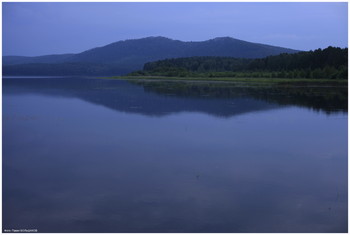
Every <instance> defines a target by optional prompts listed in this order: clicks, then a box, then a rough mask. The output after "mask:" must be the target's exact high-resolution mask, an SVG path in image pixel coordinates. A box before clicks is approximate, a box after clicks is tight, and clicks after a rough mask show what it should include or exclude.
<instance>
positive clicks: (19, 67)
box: [3, 37, 298, 75]
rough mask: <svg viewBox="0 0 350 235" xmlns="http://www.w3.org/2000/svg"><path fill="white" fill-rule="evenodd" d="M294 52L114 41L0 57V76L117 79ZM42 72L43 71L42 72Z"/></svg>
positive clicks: (228, 44)
mask: <svg viewBox="0 0 350 235" xmlns="http://www.w3.org/2000/svg"><path fill="white" fill-rule="evenodd" d="M296 52H298V51H297V50H292V49H288V48H282V47H275V46H270V45H264V44H259V43H252V42H247V41H243V40H238V39H234V38H230V37H220V38H214V39H210V40H206V41H200V42H184V41H179V40H172V39H169V38H165V37H147V38H141V39H132V40H124V41H118V42H115V43H111V44H108V45H106V46H102V47H96V48H93V49H90V50H87V51H84V52H82V53H78V54H66V55H50V56H39V57H23V56H3V74H4V75H73V74H74V75H78V74H84V75H121V74H125V73H128V72H132V71H135V70H138V69H142V67H143V65H144V64H145V63H147V62H151V61H156V60H161V59H166V58H179V57H191V56H228V57H239V58H263V57H266V56H269V55H278V54H280V53H296ZM42 68H44V69H42Z"/></svg>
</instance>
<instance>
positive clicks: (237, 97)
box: [3, 78, 347, 117]
mask: <svg viewBox="0 0 350 235" xmlns="http://www.w3.org/2000/svg"><path fill="white" fill-rule="evenodd" d="M3 86H4V91H3V92H4V93H5V94H9V93H18V94H19V93H37V94H43V95H51V96H52V95H54V96H67V97H75V98H79V99H82V100H84V101H88V102H91V103H94V104H99V105H103V106H105V107H108V108H111V109H115V110H118V111H123V112H131V113H139V114H144V115H155V116H162V115H167V114H171V113H176V112H184V111H193V112H203V113H208V114H211V115H215V116H222V117H230V116H233V115H236V114H241V113H246V112H253V111H259V110H266V109H275V108H279V107H281V106H286V105H297V106H302V107H308V108H311V109H313V110H317V111H323V112H326V113H328V114H330V113H336V112H347V88H346V87H339V86H333V87H328V86H322V85H321V86H320V85H317V84H316V85H315V84H314V85H308V86H306V87H305V86H300V84H298V85H297V86H290V85H287V86H286V85H279V86H262V85H250V86H247V85H242V84H237V83H236V84H233V83H208V82H159V81H148V82H142V81H138V82H132V83H130V82H127V81H119V80H107V79H84V78H82V79H79V78H50V79H44V78H42V79H34V78H31V79H28V78H27V79H25V78H22V79H19V78H17V79H3Z"/></svg>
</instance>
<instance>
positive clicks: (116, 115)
mask: <svg viewBox="0 0 350 235" xmlns="http://www.w3.org/2000/svg"><path fill="white" fill-rule="evenodd" d="M209 85H210V86H213V85H212V84H209ZM184 86H185V85H184ZM187 86H192V84H186V86H185V88H177V89H173V90H172V91H171V90H170V91H169V88H170V86H167V85H166V86H165V87H164V84H161V83H153V84H149V83H147V84H130V83H128V82H126V81H110V80H98V79H74V80H67V79H64V80H58V79H30V80H16V79H14V80H8V79H5V80H3V117H4V118H3V229H11V228H17V229H20V228H27V229H38V231H39V232H347V227H348V225H347V223H348V222H347V221H348V219H347V205H348V201H347V198H348V191H347V114H346V112H347V108H346V106H344V107H342V108H341V107H340V106H339V105H338V104H334V106H333V107H336V108H334V110H333V109H331V110H333V111H334V112H333V111H330V112H332V115H325V113H324V112H320V113H317V112H313V111H310V110H308V109H305V108H304V107H306V106H303V105H301V106H299V104H296V103H293V101H292V100H291V99H289V98H285V99H286V103H283V102H281V103H278V102H277V101H276V99H273V98H271V100H268V99H267V98H265V99H263V98H259V97H254V94H249V92H247V91H246V90H245V89H243V90H240V89H238V88H236V87H231V88H230V87H229V88H225V87H222V86H221V88H213V89H212V88H204V87H200V88H192V87H191V90H194V91H193V92H188V91H189V88H188V87H187ZM225 86H226V84H225ZM173 87H176V86H173ZM201 89H208V90H206V92H205V94H206V95H207V96H203V92H202V91H201ZM220 89H221V90H220ZM247 89H248V88H247ZM254 89H255V88H254ZM195 90H198V92H197V93H196V92H195ZM225 90H226V91H225ZM248 90H249V89H248ZM219 91H220V92H219ZM225 92H226V93H227V94H225ZM280 96H282V95H281V94H280ZM261 97H271V95H269V94H267V93H264V95H261ZM272 97H274V95H272ZM330 97H333V96H330ZM329 100H332V99H329ZM232 103H233V104H234V105H232ZM310 103H312V102H309V101H308V102H307V104H310ZM323 104H332V103H331V101H327V103H323ZM332 105H333V104H332ZM337 105H338V106H337ZM330 106H331V105H330ZM106 107H107V108H106ZM136 107H137V108H136ZM281 107H283V108H281ZM307 107H310V108H311V107H314V108H315V107H317V106H316V105H315V106H307ZM339 109H340V110H341V112H336V110H339ZM321 110H324V111H326V110H327V108H324V107H323V109H321ZM256 111H259V112H256ZM139 114H142V115H139ZM207 114H210V115H207ZM236 114H241V115H236ZM222 117H225V118H222Z"/></svg>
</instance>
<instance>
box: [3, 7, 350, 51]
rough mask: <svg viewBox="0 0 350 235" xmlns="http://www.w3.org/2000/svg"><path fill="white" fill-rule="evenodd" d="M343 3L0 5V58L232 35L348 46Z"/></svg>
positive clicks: (296, 44) (294, 44)
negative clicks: (151, 39)
mask: <svg viewBox="0 0 350 235" xmlns="http://www.w3.org/2000/svg"><path fill="white" fill-rule="evenodd" d="M347 4H348V3H347V2H333V3H327V2H311V3H310V2H309V3H307V2H289V3H288V2H269V3H267V2H197V3H196V2H172V3H171V2H152V3H144V2H104V3H102V2H101V3H99V2H58V3H57V2H56V3H55V2H34V3H30V2H3V3H2V42H3V48H2V51H3V55H22V56H38V55H47V54H63V53H79V52H82V51H85V50H88V49H91V48H94V47H98V46H104V45H107V44H109V43H112V42H116V41H119V40H126V39H137V38H143V37H148V36H164V37H168V38H171V39H177V40H182V41H204V40H208V39H212V38H215V37H225V36H229V37H233V38H237V39H241V40H245V41H249V42H257V43H263V44H269V45H274V46H281V47H287V48H292V49H298V50H306V51H308V50H314V49H318V48H326V47H328V46H337V47H342V48H344V47H347V46H348V43H347V42H348V6H347Z"/></svg>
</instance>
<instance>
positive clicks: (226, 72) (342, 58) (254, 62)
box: [129, 47, 348, 79]
mask: <svg viewBox="0 0 350 235" xmlns="http://www.w3.org/2000/svg"><path fill="white" fill-rule="evenodd" d="M129 75H135V76H137V75H144V76H179V77H199V76H205V77H262V78H315V79H317V78H328V79H347V77H348V49H347V48H345V49H341V48H336V47H328V48H326V49H323V50H321V49H317V50H315V51H308V52H299V53H295V54H286V53H283V54H280V55H277V56H268V57H265V58H261V59H243V58H231V57H210V56H209V57H188V58H176V59H166V60H160V61H155V62H150V63H146V64H145V65H144V68H143V70H142V71H136V72H133V73H131V74H129Z"/></svg>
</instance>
